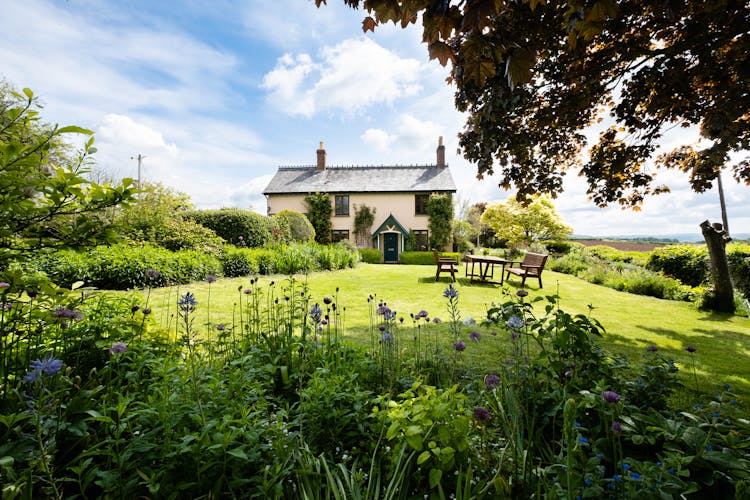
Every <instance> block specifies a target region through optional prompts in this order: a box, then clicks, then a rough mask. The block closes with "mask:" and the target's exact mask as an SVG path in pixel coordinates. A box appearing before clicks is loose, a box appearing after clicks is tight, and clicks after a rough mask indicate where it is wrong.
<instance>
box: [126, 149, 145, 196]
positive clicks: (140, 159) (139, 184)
mask: <svg viewBox="0 0 750 500" xmlns="http://www.w3.org/2000/svg"><path fill="white" fill-rule="evenodd" d="M145 157H146V156H145V155H142V154H139V155H138V156H131V157H130V159H131V160H138V187H139V188H140V187H141V162H142V161H143V159H144V158H145Z"/></svg>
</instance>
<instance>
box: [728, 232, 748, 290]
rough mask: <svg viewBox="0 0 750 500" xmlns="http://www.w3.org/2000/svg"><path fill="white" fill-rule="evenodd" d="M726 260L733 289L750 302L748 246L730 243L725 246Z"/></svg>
mask: <svg viewBox="0 0 750 500" xmlns="http://www.w3.org/2000/svg"><path fill="white" fill-rule="evenodd" d="M727 260H728V261H729V271H730V272H731V273H732V282H733V283H734V286H735V288H736V289H737V291H739V292H740V293H742V294H743V295H744V296H745V299H746V300H750V245H749V244H747V243H730V244H729V245H728V246H727Z"/></svg>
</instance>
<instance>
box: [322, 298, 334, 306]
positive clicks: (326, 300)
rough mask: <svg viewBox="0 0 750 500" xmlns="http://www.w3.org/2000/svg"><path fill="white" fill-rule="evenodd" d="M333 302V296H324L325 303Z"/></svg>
mask: <svg viewBox="0 0 750 500" xmlns="http://www.w3.org/2000/svg"><path fill="white" fill-rule="evenodd" d="M331 302H333V299H332V298H331V297H323V303H324V304H325V305H329V304H330V303H331Z"/></svg>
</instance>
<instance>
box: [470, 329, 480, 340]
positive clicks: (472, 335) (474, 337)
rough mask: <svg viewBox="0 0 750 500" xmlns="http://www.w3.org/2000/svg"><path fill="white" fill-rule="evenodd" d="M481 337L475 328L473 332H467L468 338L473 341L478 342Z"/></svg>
mask: <svg viewBox="0 0 750 500" xmlns="http://www.w3.org/2000/svg"><path fill="white" fill-rule="evenodd" d="M481 338H482V335H481V334H480V333H479V332H478V331H476V330H474V331H473V332H471V333H470V334H469V340H472V341H473V342H479V339H481Z"/></svg>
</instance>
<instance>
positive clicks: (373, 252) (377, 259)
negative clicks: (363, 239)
mask: <svg viewBox="0 0 750 500" xmlns="http://www.w3.org/2000/svg"><path fill="white" fill-rule="evenodd" d="M359 258H360V259H361V260H362V262H367V263H368V264H380V263H382V262H383V255H382V254H381V253H380V250H378V249H377V248H360V249H359Z"/></svg>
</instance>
